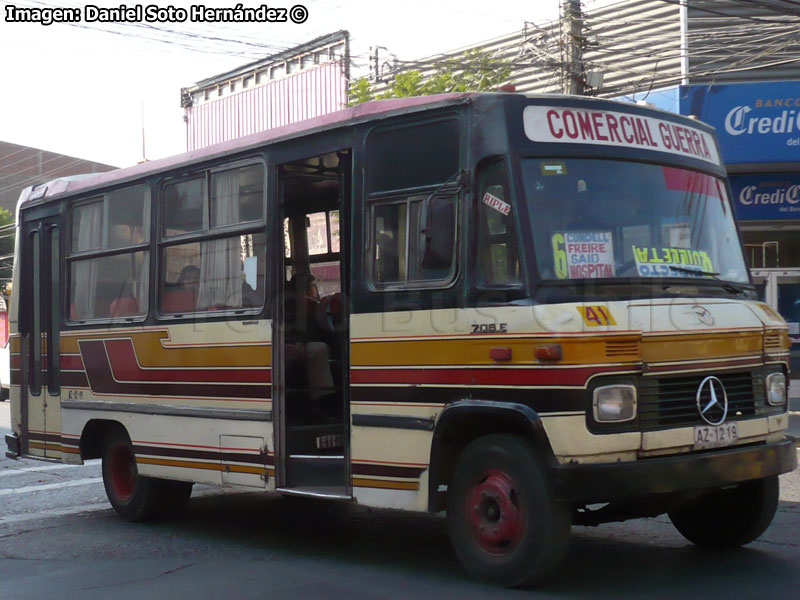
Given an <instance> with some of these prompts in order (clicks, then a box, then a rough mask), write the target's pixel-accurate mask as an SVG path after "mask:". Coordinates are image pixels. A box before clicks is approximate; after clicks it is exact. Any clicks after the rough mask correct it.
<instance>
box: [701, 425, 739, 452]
mask: <svg viewBox="0 0 800 600" xmlns="http://www.w3.org/2000/svg"><path fill="white" fill-rule="evenodd" d="M737 439H739V432H738V431H737V430H736V423H723V424H722V425H703V426H699V427H695V428H694V449H695V450H700V449H702V448H719V447H721V446H730V445H731V444H733V443H735V442H736V440H737Z"/></svg>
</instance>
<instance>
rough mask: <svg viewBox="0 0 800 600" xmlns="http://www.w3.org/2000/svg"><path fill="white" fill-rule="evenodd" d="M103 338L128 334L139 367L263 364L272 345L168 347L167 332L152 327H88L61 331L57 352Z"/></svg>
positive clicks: (74, 351) (71, 350)
mask: <svg viewBox="0 0 800 600" xmlns="http://www.w3.org/2000/svg"><path fill="white" fill-rule="evenodd" d="M107 338H117V339H119V338H131V339H132V340H133V347H134V349H135V351H136V357H137V359H138V360H139V364H141V365H142V366H143V367H156V368H170V367H265V366H269V365H270V364H271V362H272V348H271V346H270V345H269V344H266V343H264V344H259V345H252V344H250V345H248V344H242V345H240V346H237V345H233V346H220V345H213V344H208V345H204V346H196V347H181V348H170V347H168V346H167V345H166V344H165V342H169V339H170V336H169V332H168V331H166V330H156V331H139V332H135V331H131V332H130V333H121V332H119V331H112V332H105V333H104V332H102V331H97V332H95V331H92V332H86V333H81V334H77V335H66V334H65V335H62V337H61V353H62V354H78V353H79V352H80V349H79V346H78V342H79V341H80V340H101V339H107Z"/></svg>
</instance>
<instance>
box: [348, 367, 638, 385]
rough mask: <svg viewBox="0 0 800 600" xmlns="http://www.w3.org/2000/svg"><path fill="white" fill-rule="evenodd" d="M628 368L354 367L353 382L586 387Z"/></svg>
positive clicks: (351, 377)
mask: <svg viewBox="0 0 800 600" xmlns="http://www.w3.org/2000/svg"><path fill="white" fill-rule="evenodd" d="M627 370H630V368H629V367H623V366H620V367H575V368H567V369H548V368H542V369H504V368H499V369H495V368H491V367H487V368H480V369H461V368H450V369H421V368H419V367H417V368H414V369H369V370H363V371H362V370H352V371H351V372H350V381H351V382H352V383H361V384H374V385H380V384H406V385H409V384H411V385H413V384H427V385H474V386H485V385H569V386H583V385H585V384H586V381H587V380H588V379H589V378H590V377H591V376H592V375H596V374H598V373H612V372H616V371H627Z"/></svg>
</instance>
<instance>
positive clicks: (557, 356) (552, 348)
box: [534, 344, 562, 360]
mask: <svg viewBox="0 0 800 600" xmlns="http://www.w3.org/2000/svg"><path fill="white" fill-rule="evenodd" d="M534 356H535V357H536V358H537V359H538V360H561V356H562V353H561V344H548V345H546V346H536V350H535V351H534Z"/></svg>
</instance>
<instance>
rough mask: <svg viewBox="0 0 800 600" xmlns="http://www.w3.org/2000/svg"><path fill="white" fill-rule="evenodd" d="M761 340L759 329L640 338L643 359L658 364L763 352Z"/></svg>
mask: <svg viewBox="0 0 800 600" xmlns="http://www.w3.org/2000/svg"><path fill="white" fill-rule="evenodd" d="M763 343H764V341H763V336H762V334H761V332H760V331H754V332H751V331H746V332H729V333H715V332H713V331H709V332H703V333H700V334H686V335H685V336H676V335H669V336H666V335H664V336H662V335H646V336H644V338H643V340H642V360H644V361H645V362H648V363H658V362H669V361H677V360H680V361H688V360H714V359H718V358H731V357H736V356H752V355H753V354H761V353H762V351H763Z"/></svg>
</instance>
